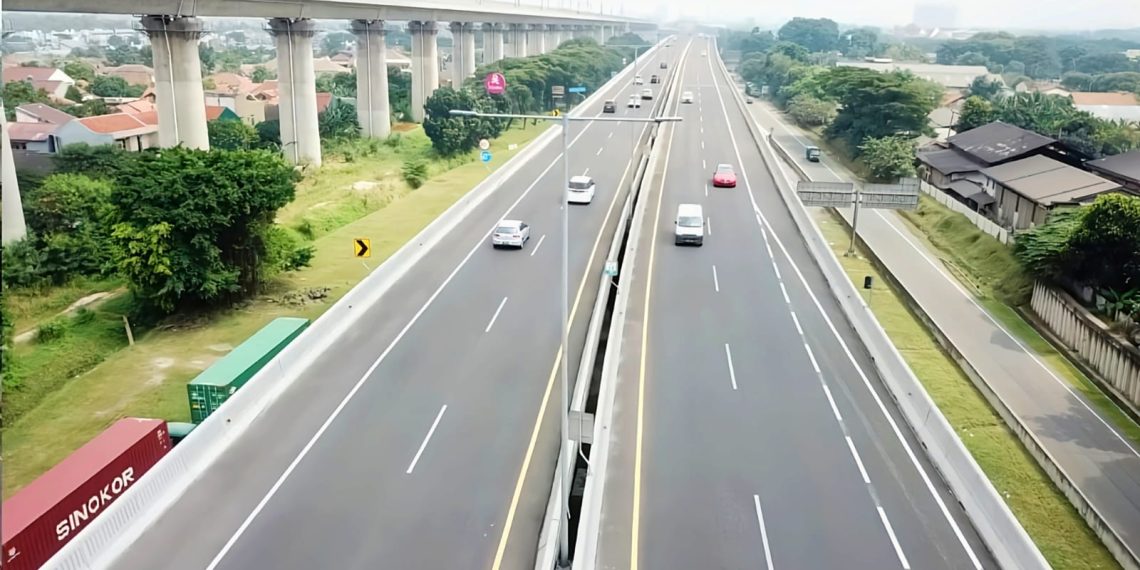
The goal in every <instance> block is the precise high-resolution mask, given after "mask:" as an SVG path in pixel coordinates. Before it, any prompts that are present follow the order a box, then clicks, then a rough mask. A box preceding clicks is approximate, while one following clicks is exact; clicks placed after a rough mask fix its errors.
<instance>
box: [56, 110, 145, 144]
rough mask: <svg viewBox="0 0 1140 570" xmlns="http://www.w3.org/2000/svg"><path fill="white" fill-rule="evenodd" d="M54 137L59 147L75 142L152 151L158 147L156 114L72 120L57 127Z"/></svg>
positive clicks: (118, 115)
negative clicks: (151, 149)
mask: <svg viewBox="0 0 1140 570" xmlns="http://www.w3.org/2000/svg"><path fill="white" fill-rule="evenodd" d="M55 137H56V138H57V139H58V143H59V147H60V148H63V147H65V146H67V145H71V144H78V143H87V144H89V145H92V146H100V145H105V144H113V145H118V146H119V147H120V148H123V149H126V150H130V151H139V150H143V149H147V148H153V147H156V146H158V112H157V111H149V112H147V113H141V114H138V115H133V114H130V113H111V114H109V115H97V116H94V117H85V118H82V119H75V120H74V121H71V122H68V123H65V124H63V125H60V126H59V127H58V128H57V129H56V132H55Z"/></svg>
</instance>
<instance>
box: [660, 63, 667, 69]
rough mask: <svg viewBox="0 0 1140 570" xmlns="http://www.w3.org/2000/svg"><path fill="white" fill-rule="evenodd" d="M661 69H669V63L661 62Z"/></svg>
mask: <svg viewBox="0 0 1140 570" xmlns="http://www.w3.org/2000/svg"><path fill="white" fill-rule="evenodd" d="M661 69H669V64H667V63H665V62H664V61H663V62H661Z"/></svg>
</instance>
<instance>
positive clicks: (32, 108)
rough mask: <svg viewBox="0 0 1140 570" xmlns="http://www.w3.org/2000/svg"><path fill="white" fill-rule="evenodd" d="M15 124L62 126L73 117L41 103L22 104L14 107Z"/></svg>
mask: <svg viewBox="0 0 1140 570" xmlns="http://www.w3.org/2000/svg"><path fill="white" fill-rule="evenodd" d="M15 111H16V122H17V123H47V124H51V125H62V124H64V123H66V122H68V121H70V120H72V119H74V118H75V117H73V116H71V115H69V114H67V113H64V112H63V111H60V110H59V109H56V108H55V107H49V106H47V105H44V104H43V103H24V104H23V105H20V106H19V107H16V109H15Z"/></svg>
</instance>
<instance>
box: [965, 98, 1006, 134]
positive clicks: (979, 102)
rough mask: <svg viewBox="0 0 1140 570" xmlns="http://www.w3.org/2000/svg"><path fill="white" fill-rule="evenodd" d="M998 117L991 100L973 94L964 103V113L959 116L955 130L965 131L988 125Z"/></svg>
mask: <svg viewBox="0 0 1140 570" xmlns="http://www.w3.org/2000/svg"><path fill="white" fill-rule="evenodd" d="M996 119H997V114H996V113H995V112H994V106H993V104H992V103H990V102H989V101H987V100H985V99H983V98H981V97H978V96H972V97H970V98H968V99H966V101H965V102H963V103H962V114H961V115H959V116H958V124H957V125H956V128H955V130H957V131H958V132H960V133H961V132H965V131H968V130H970V129H975V128H977V127H980V126H982V125H988V124H990V123H992V122H994V121H995V120H996Z"/></svg>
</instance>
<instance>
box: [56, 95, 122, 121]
mask: <svg viewBox="0 0 1140 570" xmlns="http://www.w3.org/2000/svg"><path fill="white" fill-rule="evenodd" d="M64 110H65V111H67V112H68V113H70V114H71V115H72V116H75V117H79V118H83V117H94V116H96V115H106V114H108V113H110V112H111V107H110V106H109V105H107V102H106V101H104V100H102V99H88V100H87V101H84V102H82V103H80V104H78V105H72V106H70V107H68V108H67V109H64Z"/></svg>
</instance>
